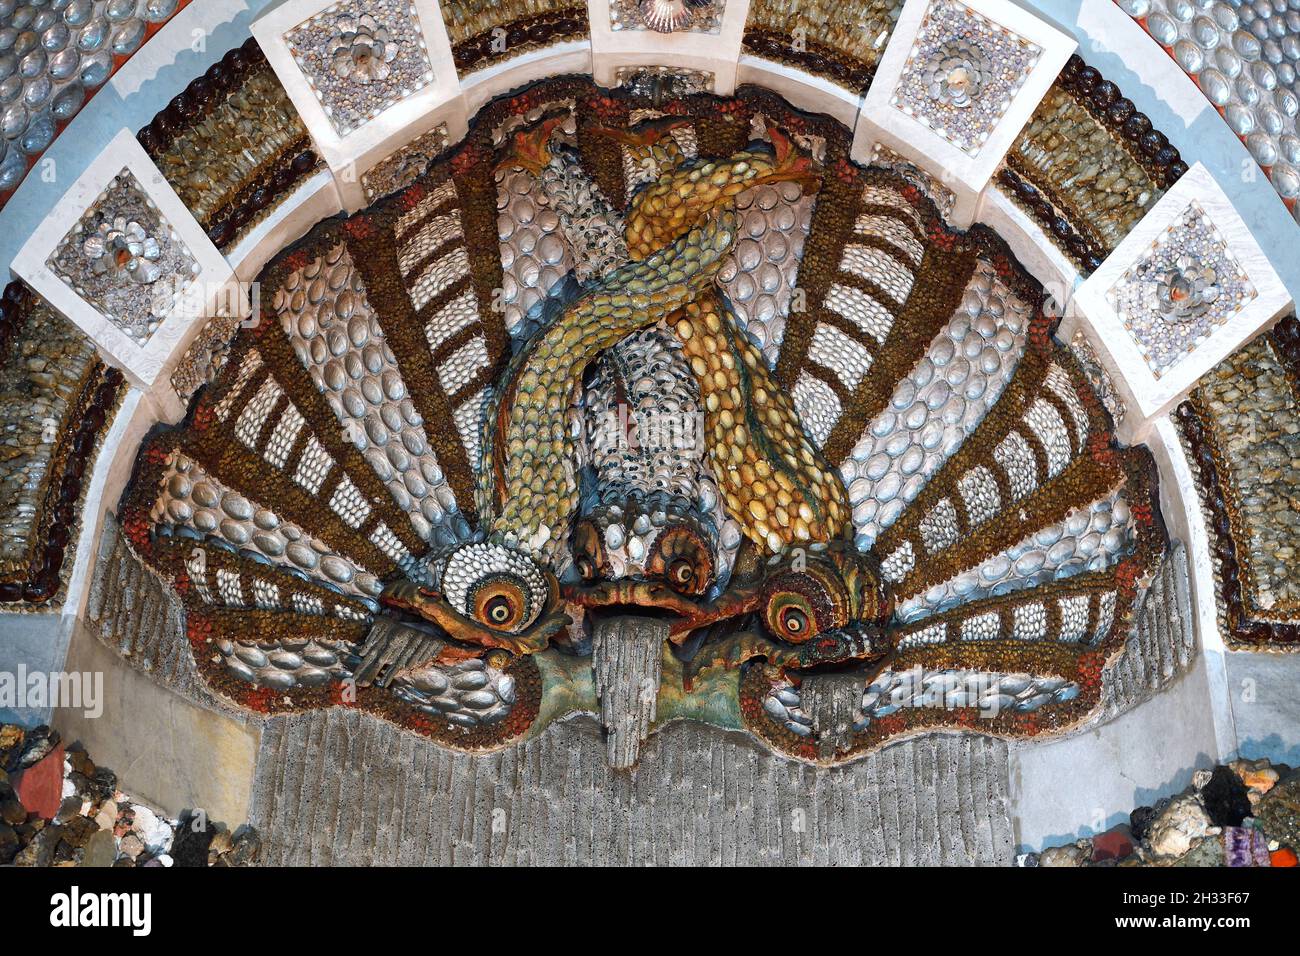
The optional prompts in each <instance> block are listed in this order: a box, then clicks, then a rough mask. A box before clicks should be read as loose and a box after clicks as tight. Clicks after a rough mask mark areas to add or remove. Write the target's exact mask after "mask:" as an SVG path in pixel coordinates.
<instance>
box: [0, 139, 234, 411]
mask: <svg viewBox="0 0 1300 956" xmlns="http://www.w3.org/2000/svg"><path fill="white" fill-rule="evenodd" d="M12 268H13V272H14V273H15V274H16V275H18V276H20V277H21V278H22V279H23V280H24V281H25V282H27V284H28V285H30V286H31V287H32V288H33V289H34V290H35V291H36V292H37V293H38V294H39V295H41V296H42V297H43V298H44V299H45V300H46V301H47V302H49V303H50V305H51V306H53V307H54V308H55V309H56V310H58V312H59V313H60V314H62V315H64V316H66V317H67V318H68V319H69V320H70V321H72V322H74V323H75V324H76V325H77V326H78V327H79V328H80V329H81V330H82V331H83V332H85V333H86V335H87V336H88V337H90V338H91V339H93V340H94V342H95V343H96V345H97V346H98V347H99V348H100V350H101V352H103V354H104V355H105V356H106V357H107V358H108V360H109V361H110V362H111V363H112V364H114V365H116V366H118V367H119V368H121V369H122V370H123V371H125V372H126V373H127V375H128V376H129V377H130V378H131V379H132V381H133V383H134V384H136V385H138V386H141V387H145V388H149V387H151V386H152V385H153V383H154V382H155V381H156V380H158V379H159V378H161V377H163V376H164V375H165V374H170V369H171V367H172V365H174V364H175V362H176V361H177V360H178V359H179V357H180V355H182V354H183V353H184V349H185V347H186V346H187V345H188V344H189V341H190V340H191V339H192V338H193V337H194V335H196V334H197V332H198V330H199V329H200V328H201V327H202V326H203V324H204V320H205V319H206V317H207V316H209V315H212V314H215V312H214V310H215V308H216V306H217V304H218V303H219V302H224V301H227V300H229V301H232V302H238V301H239V298H240V297H239V296H238V295H237V290H236V292H232V283H233V281H234V272H233V270H232V269H231V267H230V265H229V263H228V262H227V261H226V260H225V258H224V257H223V256H222V255H221V253H220V252H219V251H218V250H217V248H216V247H215V246H214V245H213V244H212V242H211V240H210V239H208V237H207V236H206V235H205V234H204V232H203V229H202V227H200V226H199V224H198V223H197V222H196V221H195V220H194V217H193V216H192V215H191V214H190V211H189V210H188V209H187V208H186V207H185V204H184V203H182V202H181V200H180V197H178V196H177V195H176V192H175V190H173V189H172V187H171V185H170V184H169V183H168V182H167V180H166V179H165V178H164V177H163V175H162V173H160V172H159V171H158V169H157V167H156V166H154V164H153V161H152V160H151V159H150V158H149V156H148V154H146V153H145V151H144V148H143V147H142V146H140V144H139V143H138V142H136V139H135V136H134V135H133V134H132V133H131V132H130V131H129V130H122V131H121V132H119V133H118V134H117V136H115V137H114V138H113V139H112V141H110V142H109V144H108V145H107V146H106V147H105V148H104V151H103V152H102V153H100V155H99V156H98V157H96V158H95V160H94V161H93V162H92V163H91V164H90V167H89V168H88V169H87V170H86V171H85V172H84V173H83V174H82V175H81V176H80V177H79V178H78V179H77V181H76V182H74V183H73V184H72V185H71V186H70V187H69V188H68V191H67V192H66V193H64V195H63V197H62V198H61V199H60V200H59V202H58V203H57V204H56V205H55V207H54V209H53V210H52V211H51V212H50V214H49V215H48V216H46V218H45V220H44V221H43V222H42V223H41V224H40V225H39V226H38V227H37V228H36V230H35V231H34V232H33V233H32V235H31V237H30V238H29V239H28V240H27V242H26V243H25V244H24V245H23V247H22V249H21V250H20V251H19V253H18V255H17V256H15V258H14V261H13V267H12Z"/></svg>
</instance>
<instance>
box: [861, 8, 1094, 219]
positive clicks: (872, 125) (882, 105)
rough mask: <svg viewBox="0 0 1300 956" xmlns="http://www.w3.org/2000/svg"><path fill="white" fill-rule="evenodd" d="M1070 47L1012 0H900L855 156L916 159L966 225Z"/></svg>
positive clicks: (1062, 36) (1068, 40)
mask: <svg viewBox="0 0 1300 956" xmlns="http://www.w3.org/2000/svg"><path fill="white" fill-rule="evenodd" d="M950 21H951V22H950ZM958 27H960V29H958ZM963 37H975V38H976V39H970V40H968V39H963ZM1077 45H1078V44H1077V43H1076V41H1075V39H1074V37H1072V36H1070V35H1069V34H1068V33H1065V32H1063V31H1062V30H1060V29H1058V28H1057V27H1055V26H1053V25H1052V24H1050V23H1048V22H1046V21H1045V20H1043V19H1041V18H1039V17H1037V16H1035V15H1034V14H1032V13H1030V12H1028V11H1027V10H1025V9H1024V8H1023V7H1021V6H1019V5H1017V4H1015V3H1012V2H1010V0H907V3H906V4H905V5H904V6H903V11H902V13H901V14H900V15H899V18H898V23H897V25H896V26H895V28H894V32H893V35H892V36H891V37H890V39H889V43H888V44H887V45H886V47H885V52H884V54H883V55H882V56H881V60H880V65H879V66H878V67H877V69H876V75H875V79H874V80H873V81H872V84H871V88H870V89H869V90H868V91H867V95H866V97H865V98H864V100H863V104H862V110H861V112H860V113H859V115H858V120H857V125H856V128H855V129H854V138H853V157H854V159H857V160H859V161H860V162H870V161H871V159H872V157H873V156H874V154H875V152H876V149H877V147H879V146H883V147H886V148H888V149H890V150H893V151H894V152H895V153H898V154H899V155H900V156H903V157H905V158H906V159H908V160H910V161H911V162H914V163H916V164H917V165H918V166H920V167H921V168H923V169H925V170H926V171H927V172H929V173H930V174H931V175H932V176H934V177H936V178H937V179H939V180H940V181H941V182H942V183H943V184H944V185H945V186H947V187H948V188H949V189H951V190H952V192H953V194H954V196H955V198H956V202H955V204H954V208H953V213H952V220H953V224H954V225H956V226H958V227H965V226H968V225H970V223H972V222H974V221H975V219H976V217H977V216H978V212H979V209H978V207H979V202H980V198H981V196H982V194H983V192H984V190H985V187H986V186H987V185H988V184H989V181H990V180H991V179H992V178H993V174H994V173H995V172H996V171H997V168H998V166H999V165H1000V164H1001V162H1002V160H1003V157H1005V156H1006V154H1007V151H1008V150H1009V149H1010V148H1011V146H1012V144H1014V142H1015V140H1016V137H1017V136H1018V135H1019V134H1020V131H1021V129H1022V128H1023V127H1024V125H1025V123H1027V122H1028V121H1029V118H1030V117H1031V116H1032V115H1033V112H1034V110H1035V109H1036V108H1037V106H1038V104H1039V101H1041V100H1042V98H1043V96H1044V95H1046V93H1047V91H1048V89H1049V88H1050V87H1051V85H1052V81H1053V80H1055V79H1056V76H1057V74H1058V73H1060V71H1061V67H1063V66H1064V65H1065V62H1066V60H1068V59H1069V58H1070V55H1071V54H1072V53H1073V52H1074V50H1075V48H1076V46H1077ZM932 78H934V81H933V82H932V81H931V79H932Z"/></svg>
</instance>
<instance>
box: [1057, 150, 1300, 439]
mask: <svg viewBox="0 0 1300 956" xmlns="http://www.w3.org/2000/svg"><path fill="white" fill-rule="evenodd" d="M1193 201H1195V202H1196V203H1198V204H1199V205H1200V207H1201V209H1202V210H1203V211H1204V213H1205V216H1206V218H1207V219H1208V220H1209V221H1210V222H1211V223H1213V224H1214V227H1215V228H1216V229H1217V230H1218V232H1219V235H1220V236H1221V237H1222V239H1223V241H1224V243H1225V245H1226V246H1227V248H1228V250H1229V251H1230V252H1231V253H1232V255H1233V257H1234V258H1236V260H1237V261H1238V262H1239V263H1240V264H1241V267H1242V269H1243V270H1245V272H1246V275H1247V276H1248V277H1249V278H1250V281H1251V283H1252V284H1253V285H1254V286H1255V292H1256V294H1255V297H1254V298H1253V299H1252V300H1251V301H1249V302H1247V303H1246V304H1245V305H1244V306H1243V307H1242V308H1241V310H1240V311H1239V312H1238V313H1237V314H1236V315H1235V316H1233V317H1232V318H1231V319H1230V320H1229V321H1227V322H1225V323H1223V324H1222V325H1220V326H1218V327H1217V328H1215V329H1214V330H1213V331H1211V332H1210V334H1209V335H1208V337H1207V338H1205V339H1204V340H1203V341H1202V342H1201V343H1200V344H1199V345H1197V346H1196V347H1195V348H1194V349H1193V350H1192V351H1191V352H1190V353H1189V354H1187V355H1184V356H1183V357H1182V358H1180V359H1179V360H1178V361H1176V362H1175V363H1174V364H1173V365H1171V366H1169V367H1168V368H1167V369H1166V370H1165V371H1164V373H1163V374H1161V375H1160V376H1159V377H1157V376H1156V375H1155V373H1154V372H1153V371H1152V369H1151V366H1150V365H1149V364H1148V363H1147V360H1146V358H1145V357H1144V356H1143V355H1142V353H1141V351H1140V350H1139V348H1138V343H1137V342H1136V341H1135V340H1134V338H1133V335H1132V333H1130V332H1129V330H1128V329H1127V328H1125V326H1124V321H1123V318H1122V317H1121V316H1120V315H1119V312H1118V310H1117V309H1116V307H1115V306H1114V305H1112V304H1111V303H1110V302H1109V301H1108V300H1107V298H1106V293H1107V292H1108V291H1109V290H1110V289H1111V287H1112V286H1114V285H1115V283H1116V282H1117V281H1118V280H1119V279H1120V278H1121V277H1122V276H1123V275H1124V273H1125V272H1126V271H1127V270H1128V269H1129V268H1131V267H1132V266H1133V265H1135V264H1136V263H1138V262H1139V261H1141V259H1142V258H1144V257H1145V256H1146V255H1147V253H1148V251H1149V250H1150V248H1151V244H1152V243H1153V242H1154V241H1155V240H1156V239H1158V238H1159V237H1160V236H1161V235H1162V234H1163V233H1164V231H1165V229H1166V228H1168V227H1169V226H1170V224H1172V223H1173V222H1174V221H1175V220H1177V219H1178V218H1179V217H1180V216H1182V214H1183V212H1184V211H1186V209H1187V207H1188V205H1189V204H1190V203H1191V202H1193ZM1291 304H1292V302H1291V294H1290V293H1289V292H1288V291H1287V289H1286V286H1285V285H1283V283H1282V280H1281V278H1279V276H1278V274H1277V272H1276V271H1275V270H1274V269H1273V266H1272V264H1271V263H1270V262H1269V260H1268V256H1267V255H1266V254H1265V253H1264V250H1263V249H1261V248H1260V245H1259V243H1258V242H1257V241H1256V240H1255V237H1254V235H1252V234H1251V231H1250V227H1249V226H1248V225H1247V224H1246V223H1245V221H1243V220H1242V218H1241V216H1240V215H1239V214H1238V213H1237V210H1236V209H1235V208H1234V207H1233V205H1232V202H1231V200H1229V199H1228V197H1227V195H1225V194H1224V192H1223V189H1222V188H1220V186H1219V184H1218V183H1217V182H1216V181H1215V179H1214V177H1213V176H1212V175H1211V174H1210V171H1209V170H1208V169H1206V168H1205V166H1204V165H1203V164H1201V163H1197V164H1196V165H1195V166H1193V167H1192V168H1191V169H1190V170H1189V171H1188V172H1186V173H1184V174H1183V176H1182V178H1180V179H1179V180H1178V182H1177V183H1175V184H1174V185H1173V187H1171V188H1170V189H1169V191H1168V192H1166V193H1165V194H1164V195H1163V196H1162V197H1161V198H1160V200H1159V202H1157V203H1156V204H1155V205H1154V206H1153V207H1152V208H1151V209H1150V210H1149V211H1148V212H1147V214H1146V215H1145V216H1143V217H1142V219H1141V221H1139V222H1138V224H1137V225H1135V226H1134V227H1133V229H1132V230H1131V231H1130V232H1129V234H1128V235H1127V236H1125V237H1124V240H1123V241H1122V242H1121V243H1120V244H1119V246H1117V247H1116V249H1115V251H1114V252H1112V253H1111V254H1110V255H1109V256H1107V257H1106V261H1105V262H1103V263H1102V264H1101V266H1100V267H1099V268H1098V269H1097V270H1096V271H1095V272H1093V274H1092V275H1091V276H1090V277H1089V278H1088V279H1087V280H1086V281H1085V282H1084V283H1083V284H1082V285H1081V286H1079V288H1078V290H1077V291H1076V292H1075V294H1074V300H1073V303H1072V305H1073V308H1072V309H1071V310H1070V312H1069V314H1067V316H1066V319H1065V320H1064V321H1063V323H1062V331H1061V333H1060V335H1061V336H1062V337H1065V336H1068V335H1073V332H1074V329H1075V328H1082V329H1083V330H1084V332H1085V334H1086V335H1087V336H1088V339H1089V341H1090V342H1091V344H1092V346H1093V350H1094V351H1095V352H1096V353H1097V357H1098V358H1099V359H1100V360H1101V362H1102V364H1103V365H1104V366H1105V367H1106V370H1107V371H1108V372H1109V373H1110V375H1111V378H1112V379H1113V381H1114V383H1115V386H1116V388H1117V390H1118V391H1119V392H1120V397H1121V398H1122V399H1123V400H1124V402H1125V404H1126V405H1127V406H1128V414H1127V415H1125V416H1124V421H1123V422H1122V423H1121V425H1120V428H1119V429H1118V433H1119V437H1120V438H1121V439H1122V440H1124V441H1126V442H1129V443H1133V444H1136V443H1138V442H1141V441H1143V440H1144V439H1145V438H1146V436H1147V434H1148V433H1149V431H1150V428H1151V422H1152V420H1153V419H1155V418H1156V417H1158V416H1160V415H1164V414H1166V413H1167V412H1169V411H1170V410H1171V409H1172V408H1173V407H1174V406H1175V405H1177V404H1178V403H1179V402H1180V401H1182V399H1183V398H1185V397H1186V396H1187V394H1188V393H1189V392H1190V391H1191V390H1192V389H1193V388H1194V387H1195V386H1196V383H1197V382H1198V381H1199V380H1200V379H1201V377H1202V376H1203V375H1204V374H1205V373H1206V372H1208V371H1210V369H1212V368H1214V367H1215V366H1216V365H1218V364H1219V363H1220V362H1222V361H1223V360H1224V359H1225V358H1227V357H1228V356H1229V355H1231V354H1232V353H1233V352H1235V351H1236V350H1237V349H1239V348H1240V347H1241V346H1243V345H1245V344H1246V343H1248V342H1249V341H1250V340H1251V339H1253V338H1255V337H1256V336H1257V335H1259V334H1260V333H1261V332H1264V331H1265V330H1266V329H1268V328H1269V327H1270V326H1271V325H1272V324H1273V322H1275V321H1276V320H1277V319H1278V318H1280V317H1281V316H1282V315H1283V314H1284V313H1285V312H1286V311H1287V310H1288V309H1290V308H1291Z"/></svg>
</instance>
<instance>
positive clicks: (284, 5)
mask: <svg viewBox="0 0 1300 956" xmlns="http://www.w3.org/2000/svg"><path fill="white" fill-rule="evenodd" d="M351 2H355V0H283V2H281V3H280V4H279V5H277V6H274V7H272V8H270V9H268V10H266V11H265V12H264V13H263V14H262V15H261V16H260V17H258V18H257V19H256V20H254V21H253V24H252V32H253V36H255V37H257V42H258V44H259V45H260V46H261V47H262V51H263V52H264V53H265V54H266V59H267V62H268V63H270V64H271V68H272V69H273V70H275V74H276V76H278V77H279V79H280V83H281V85H282V86H283V87H284V91H285V93H286V94H287V95H288V97H289V99H290V100H291V101H292V103H293V105H294V108H295V109H296V110H297V111H298V115H299V116H300V117H301V118H302V122H303V125H304V126H305V127H306V128H307V132H308V133H309V134H310V136H311V138H312V142H314V143H315V144H316V149H317V151H318V152H319V153H320V155H321V157H322V158H323V159H324V160H325V162H326V164H327V165H328V166H329V168H330V169H331V170H332V171H333V172H334V175H335V178H336V179H337V180H338V181H339V194H340V196H341V197H342V199H343V201H344V206H345V208H348V209H357V208H360V207H361V206H362V205H364V204H365V203H364V196H363V194H362V192H361V186H360V174H361V173H362V172H363V171H364V170H366V169H368V168H369V167H370V166H373V165H374V164H375V163H377V162H379V161H380V160H382V159H384V158H385V157H387V156H388V155H390V154H392V153H394V152H396V151H397V150H398V149H399V148H401V147H402V146H403V145H405V144H406V143H407V142H409V141H410V140H412V139H414V138H415V137H416V136H419V135H420V134H421V133H423V132H425V131H426V130H428V129H430V128H432V127H433V126H435V125H437V124H438V123H440V122H447V123H448V129H449V130H450V129H451V128H452V127H453V126H454V127H456V128H457V129H461V128H463V123H464V121H465V119H466V113H465V104H464V101H463V100H462V99H461V91H460V81H459V79H458V78H457V76H456V68H455V66H454V64H453V62H452V54H451V41H450V40H449V39H448V36H447V29H446V27H445V26H444V24H443V20H442V13H441V11H440V9H439V7H438V5H437V3H436V2H433V0H405V2H408V3H410V5H411V7H412V8H413V10H414V12H415V18H416V21H417V25H418V27H419V31H420V36H421V38H422V40H423V42H424V51H425V54H426V55H427V57H428V60H429V64H430V66H431V69H432V74H433V76H432V80H431V81H430V82H429V83H428V84H427V85H425V86H423V87H421V88H420V89H418V90H416V91H414V92H412V93H410V94H408V95H406V96H404V97H402V98H401V99H399V100H397V102H395V103H393V104H392V105H390V106H388V107H387V108H386V109H384V110H383V111H382V112H380V113H378V114H377V115H375V116H372V117H370V118H369V119H367V120H366V121H365V122H363V123H361V125H360V126H358V127H357V128H356V129H353V130H351V131H349V132H347V133H345V134H340V133H339V131H338V130H337V129H336V128H335V126H334V123H333V122H332V121H331V119H330V117H329V115H328V114H327V113H326V110H325V107H324V106H323V105H322V103H321V100H320V98H319V97H318V96H317V93H316V91H315V89H314V88H313V86H312V83H311V81H310V80H309V79H308V77H307V75H306V74H305V73H304V72H303V70H302V68H301V67H300V66H299V65H298V63H297V61H296V60H295V59H294V56H293V53H292V52H291V50H290V48H289V43H288V40H287V39H286V34H288V33H289V32H290V31H292V30H293V29H294V28H295V27H297V26H299V25H300V24H302V23H304V22H305V21H307V20H309V19H310V18H311V17H313V16H315V15H317V14H319V13H321V12H322V11H325V10H329V9H330V8H332V7H340V8H346V7H347V6H348V5H349V3H351ZM363 7H364V5H363ZM340 12H342V11H340ZM362 12H364V9H363V11H362ZM358 88H360V89H364V87H358ZM358 200H359V201H358Z"/></svg>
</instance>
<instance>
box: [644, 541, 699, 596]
mask: <svg viewBox="0 0 1300 956" xmlns="http://www.w3.org/2000/svg"><path fill="white" fill-rule="evenodd" d="M646 571H647V572H648V573H650V574H652V575H654V576H656V577H659V578H662V579H663V580H664V581H666V582H667V583H668V586H669V587H671V588H672V589H673V590H674V591H677V592H678V593H680V594H702V593H704V591H705V590H706V589H707V588H708V587H709V585H710V584H712V583H713V556H712V555H711V554H710V553H709V548H708V546H707V545H706V544H705V543H704V541H703V540H702V539H701V538H700V536H699V535H698V534H696V533H695V532H694V531H692V530H691V529H689V528H686V527H683V526H680V525H679V526H677V527H673V528H667V529H666V530H664V531H663V532H662V533H661V534H660V535H659V538H658V540H656V541H655V547H654V552H653V553H652V554H651V556H650V560H649V561H648V562H647V563H646Z"/></svg>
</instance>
